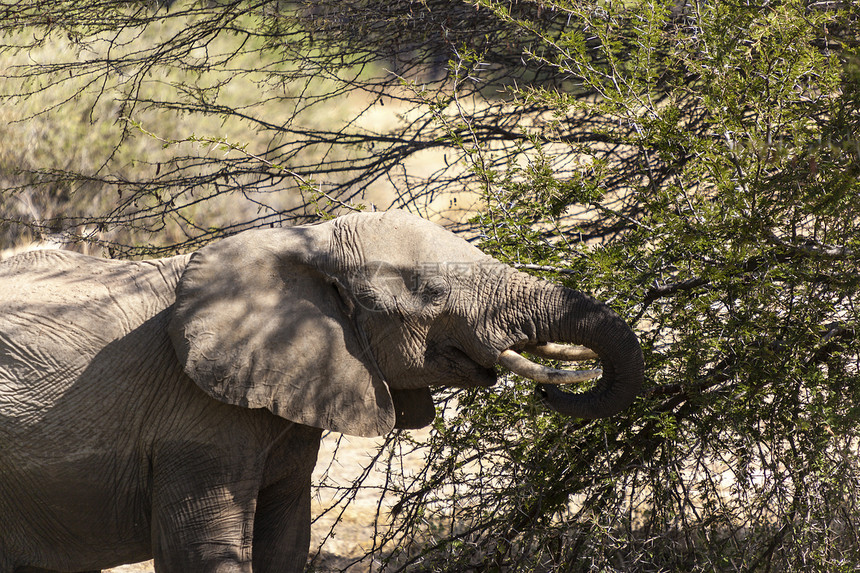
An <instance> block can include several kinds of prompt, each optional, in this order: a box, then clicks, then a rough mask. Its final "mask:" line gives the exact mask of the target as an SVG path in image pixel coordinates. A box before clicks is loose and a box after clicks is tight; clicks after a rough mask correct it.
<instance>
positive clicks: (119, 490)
mask: <svg viewBox="0 0 860 573" xmlns="http://www.w3.org/2000/svg"><path fill="white" fill-rule="evenodd" d="M546 342H556V343H557V342H561V343H573V344H581V345H584V346H585V347H588V348H590V349H591V350H593V351H594V352H595V353H596V355H598V356H599V357H600V359H601V362H602V365H603V376H602V378H601V379H600V380H599V381H598V382H597V383H596V384H595V386H594V387H593V388H592V389H591V390H589V391H587V392H583V393H580V394H573V393H570V392H566V391H562V390H560V389H558V388H557V387H555V386H549V385H543V384H542V385H540V386H538V394H539V395H540V397H541V399H542V400H543V402H545V403H546V404H547V405H548V406H549V407H551V408H554V409H556V410H558V411H560V412H563V413H566V414H570V415H572V416H579V417H586V418H593V417H599V416H608V415H611V414H613V413H616V412H618V411H619V410H621V409H623V408H625V407H626V406H627V405H628V404H630V402H631V401H632V400H633V399H634V397H635V396H636V394H637V391H638V390H639V388H640V384H641V380H642V377H643V359H642V353H641V350H640V347H639V343H638V341H637V338H636V336H635V335H634V333H633V332H632V331H631V329H630V328H629V327H628V326H627V325H626V324H625V323H624V322H623V321H622V320H621V319H620V318H619V317H618V316H617V315H616V314H615V313H614V312H612V311H611V310H610V309H609V308H608V307H607V306H606V305H604V304H603V303H600V302H597V301H595V300H593V299H591V298H589V297H588V296H586V295H583V294H580V293H578V292H575V291H572V290H569V289H566V288H564V287H561V286H558V285H555V284H552V283H549V282H544V281H541V280H538V279H536V278H534V277H531V276H529V275H526V274H523V273H521V272H519V271H516V270H515V269H513V268H510V267H508V266H506V265H503V264H501V263H499V262H498V261H496V260H495V259H492V258H490V257H488V256H486V255H484V254H482V253H481V252H480V251H479V250H478V249H477V248H475V247H474V246H472V245H470V244H469V243H468V242H466V241H465V240H463V239H462V238H459V237H457V236H455V235H454V234H452V233H450V232H448V231H446V230H444V229H442V228H441V227H438V226H437V225H435V224H433V223H430V222H428V221H425V220H423V219H421V218H419V217H416V216H414V215H409V214H407V213H405V212H401V211H390V212H387V213H356V214H351V215H346V216H343V217H340V218H337V219H334V220H332V221H328V222H325V223H321V224H317V225H308V226H301V227H292V228H283V229H265V230H251V231H245V232H242V233H239V234H237V235H235V236H233V237H230V238H226V239H223V240H220V241H217V242H214V243H212V244H210V245H209V246H206V247H204V248H202V249H200V250H199V251H196V252H195V253H193V254H191V255H183V256H176V257H172V258H167V259H160V260H152V261H145V262H140V261H137V262H135V261H113V260H105V259H98V258H92V257H86V256H83V255H77V254H73V253H70V252H65V251H38V252H30V253H25V254H23V255H19V256H17V257H13V258H11V259H7V260H5V261H3V262H2V263H0V573H11V572H12V571H16V570H18V569H22V570H24V569H26V570H28V571H31V570H43V571H44V570H56V571H81V570H93V569H100V568H107V567H111V566H114V565H117V564H121V563H128V562H135V561H142V560H145V559H150V558H154V559H155V567H156V570H157V571H159V572H177V573H187V572H194V571H207V572H208V571H213V572H215V571H217V572H228V571H229V572H233V571H255V572H258V573H259V572H268V571H278V572H284V571H301V570H303V568H304V566H305V562H306V560H307V555H308V546H309V536H310V479H311V471H312V469H313V466H314V464H315V462H316V457H317V451H318V447H319V441H320V435H321V433H322V431H323V430H331V431H336V432H343V433H346V434H354V435H360V436H376V435H380V434H383V433H385V432H388V431H390V430H391V429H392V428H417V427H422V426H424V425H426V424H428V423H430V421H431V420H432V419H433V417H434V414H435V409H434V405H433V402H432V400H431V394H430V390H429V388H430V387H432V386H434V385H440V384H447V385H455V386H468V387H474V386H491V385H492V384H493V383H494V382H495V381H496V371H495V367H496V364H497V363H500V362H501V363H503V364H507V365H509V366H510V367H511V368H514V369H515V370H518V371H521V372H524V373H526V374H527V375H529V376H533V377H534V378H536V379H538V380H542V381H543V382H545V383H549V382H553V381H555V380H556V379H557V378H559V377H560V378H565V377H572V378H573V379H579V378H583V377H585V378H587V377H591V376H593V375H594V372H586V373H585V374H584V375H579V374H576V373H573V374H570V373H567V371H559V370H551V369H542V368H541V367H539V366H537V365H536V364H534V363H529V362H528V361H526V359H525V358H523V357H522V356H521V355H520V354H517V353H516V352H514V351H517V350H520V351H522V350H526V351H530V352H532V353H534V354H539V355H541V354H542V355H550V356H562V355H563V354H564V352H573V354H572V355H571V356H570V357H572V358H576V357H581V356H583V355H582V354H581V353H579V351H575V350H573V351H572V350H571V349H572V348H575V347H572V346H567V345H557V344H556V345H545V344H543V343H546ZM559 353H561V354H559ZM521 363H522V364H521ZM523 364H524V365H523Z"/></svg>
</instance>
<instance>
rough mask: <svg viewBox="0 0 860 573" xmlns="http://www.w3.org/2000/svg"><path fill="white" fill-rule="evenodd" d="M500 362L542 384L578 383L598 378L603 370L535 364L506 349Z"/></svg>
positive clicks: (514, 371) (524, 376)
mask: <svg viewBox="0 0 860 573" xmlns="http://www.w3.org/2000/svg"><path fill="white" fill-rule="evenodd" d="M498 363H499V364H501V365H502V366H504V367H505V368H507V369H508V370H510V371H511V372H513V373H515V374H519V375H520V376H522V377H523V378H528V379H529V380H534V381H535V382H538V383H540V384H576V383H578V382H585V381H586V380H591V379H593V378H597V377H598V376H600V375H601V374H603V370H599V369H597V370H559V369H557V368H548V367H546V366H541V365H540V364H535V363H534V362H532V361H531V360H529V359H528V358H524V357H523V356H521V355H519V354H517V353H516V352H514V351H513V350H505V351H504V352H502V353H501V354H500V355H499V359H498Z"/></svg>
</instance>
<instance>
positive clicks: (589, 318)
mask: <svg viewBox="0 0 860 573" xmlns="http://www.w3.org/2000/svg"><path fill="white" fill-rule="evenodd" d="M527 282H529V283H531V284H530V287H529V288H526V289H522V288H521V287H520V288H519V289H518V290H519V292H520V293H521V296H526V297H535V300H537V301H538V306H539V310H538V311H537V315H536V316H522V317H521V318H520V320H521V321H522V322H521V323H520V324H521V326H520V329H521V330H522V332H523V333H524V334H526V336H527V338H528V339H529V344H526V345H522V344H519V345H517V348H518V349H522V350H525V351H526V352H529V353H532V354H535V355H538V356H544V357H549V358H559V359H567V360H583V359H589V358H593V357H594V356H595V355H596V356H597V357H599V358H600V360H601V362H602V366H603V372H602V377H601V378H600V379H599V380H598V381H597V382H596V383H595V385H594V387H593V388H591V389H590V390H588V391H586V392H582V393H570V392H565V391H562V390H560V389H559V388H558V387H556V386H555V384H558V383H568V382H572V381H580V380H582V379H590V378H594V377H596V376H597V375H600V371H599V370H598V371H594V370H590V371H589V370H587V371H579V372H570V371H566V370H562V371H559V370H553V372H555V373H556V374H552V373H545V377H544V378H541V377H539V376H530V375H529V374H528V373H526V372H524V371H521V370H518V369H517V368H511V367H510V364H512V363H514V362H516V359H513V360H511V357H510V356H507V357H506V356H505V354H506V353H502V356H501V357H500V360H499V362H500V364H502V365H503V366H506V367H508V368H509V369H511V370H513V371H515V372H519V373H522V374H523V375H524V376H525V377H527V378H530V379H533V380H536V381H538V382H540V384H539V385H538V387H537V389H536V391H535V392H536V394H537V395H538V397H539V398H540V399H541V401H542V402H543V403H544V404H546V405H547V406H549V407H550V408H552V409H553V410H555V411H557V412H560V413H562V414H566V415H569V416H574V417H577V418H589V419H593V418H602V417H606V416H611V415H613V414H615V413H617V412H620V411H621V410H623V409H624V408H626V407H627V406H629V405H630V404H631V403H632V402H633V400H634V399H635V398H636V396H637V394H638V393H639V390H640V388H641V385H642V379H643V373H644V361H643V358H642V350H641V348H640V346H639V341H638V339H637V338H636V335H635V334H634V333H633V331H632V330H631V329H630V327H629V326H628V325H627V323H625V322H624V321H623V320H622V319H621V317H620V316H618V315H617V314H616V313H615V312H613V311H612V310H611V309H610V308H609V307H608V306H607V305H605V304H603V303H601V302H599V301H596V300H594V299H593V298H591V297H588V296H586V295H584V294H582V293H579V292H577V291H574V290H571V289H568V288H564V287H561V286H558V285H555V284H552V283H548V282H544V281H539V280H537V279H534V278H533V277H528V279H527ZM532 305H533V303H532ZM520 308H534V306H530V305H529V304H524V305H522V307H520ZM532 341H534V342H532ZM554 342H561V343H569V344H576V345H582V346H584V347H586V348H576V347H570V346H560V345H557V344H544V343H554ZM588 349H590V350H591V351H593V353H592V352H589V351H588ZM508 352H510V351H508ZM511 354H513V353H512V352H511ZM520 358H521V357H520ZM534 366H537V365H534ZM566 376H567V377H568V378H569V379H566ZM560 380H561V382H559V381H560Z"/></svg>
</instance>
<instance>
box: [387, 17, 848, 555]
mask: <svg viewBox="0 0 860 573" xmlns="http://www.w3.org/2000/svg"><path fill="white" fill-rule="evenodd" d="M481 5H482V6H483V7H484V9H486V10H488V11H490V12H491V13H492V14H493V15H494V16H496V17H498V18H499V19H501V20H503V21H504V22H505V23H507V24H509V25H511V26H513V27H517V28H519V29H520V30H521V35H522V37H528V38H530V41H529V43H528V44H527V49H526V57H529V58H531V59H532V61H533V62H536V64H537V65H540V66H546V67H550V68H553V69H554V70H556V72H557V76H558V77H564V78H565V82H566V83H565V84H564V85H563V86H561V87H558V86H556V87H547V86H544V85H527V86H518V87H517V88H515V89H513V90H512V92H511V93H512V94H514V98H515V101H523V102H528V103H529V104H530V105H537V106H541V107H543V108H544V109H546V110H552V111H553V113H552V114H544V115H539V116H531V121H530V123H528V124H526V125H522V126H521V133H522V135H523V137H524V138H525V139H526V140H527V141H528V142H529V143H530V144H531V148H530V150H528V151H527V152H523V153H522V154H520V155H518V156H517V157H516V158H512V157H511V155H509V154H508V155H504V154H502V155H501V157H503V158H504V160H505V162H506V163H505V164H504V167H502V168H499V167H498V158H499V157H500V155H499V154H498V152H496V151H495V149H494V147H493V145H491V144H487V143H484V142H483V141H482V139H481V138H480V136H478V134H477V133H475V134H474V137H472V138H469V139H466V140H460V141H461V144H462V145H463V148H464V151H465V152H466V155H467V159H468V161H470V164H471V167H472V171H473V173H474V174H475V175H476V181H477V183H478V184H480V185H481V186H482V189H483V190H484V194H485V196H486V197H487V204H486V208H485V210H484V211H483V212H482V213H481V214H480V215H479V216H477V217H476V219H475V223H476V224H477V225H478V226H479V228H480V229H481V230H482V232H483V241H482V243H481V244H482V247H483V248H484V249H486V250H488V251H489V252H492V253H493V254H494V255H496V256H497V257H499V258H501V259H503V260H507V261H509V262H512V263H514V264H519V265H521V266H523V267H525V268H529V269H535V270H536V271H540V272H545V273H547V274H549V275H550V276H553V277H554V278H555V279H556V280H562V281H565V282H567V283H568V284H569V285H571V286H573V287H575V288H580V289H582V290H586V291H589V292H595V293H598V294H599V295H600V296H601V298H603V299H607V300H610V301H612V304H613V305H614V306H616V307H617V308H619V309H620V310H621V311H622V313H623V314H624V315H625V316H626V317H627V318H628V319H629V320H630V321H631V322H632V323H633V324H634V325H635V328H636V329H637V331H638V332H639V333H640V337H641V340H642V342H643V345H644V348H645V358H646V364H647V366H648V380H649V382H650V385H649V387H648V388H647V389H646V392H645V395H644V396H643V398H642V399H641V400H640V401H639V402H638V403H637V405H636V406H635V407H634V408H633V409H631V411H629V412H627V413H626V414H624V415H620V416H616V417H615V418H613V419H610V420H604V421H601V422H588V423H584V422H581V421H570V420H564V419H560V418H559V417H556V416H554V415H549V414H546V413H544V412H542V411H540V410H522V409H521V408H519V407H518V406H517V404H521V403H522V399H523V395H524V394H525V395H527V394H528V392H530V388H528V387H524V386H523V385H521V384H520V383H519V382H518V381H509V383H508V384H507V385H506V386H505V389H504V391H503V392H501V393H499V394H498V395H495V396H493V397H490V398H489V399H488V398H487V396H486V395H485V394H482V395H480V396H478V395H473V394H471V393H461V394H458V395H457V398H458V401H459V405H460V409H459V413H458V415H457V416H455V417H454V418H453V419H451V420H449V421H446V422H445V423H444V424H443V423H440V424H439V425H438V427H437V434H436V436H435V439H434V441H433V444H432V447H431V448H432V449H431V452H432V453H431V454H430V455H429V459H430V463H429V464H428V466H427V469H426V472H425V474H423V475H422V476H421V479H420V480H417V481H416V482H412V483H408V484H407V485H406V486H405V487H404V491H403V492H402V501H401V504H400V505H399V506H398V507H397V509H398V510H399V511H400V513H399V514H398V516H399V518H398V519H396V520H395V525H394V526H393V528H392V530H391V531H392V534H397V535H406V536H407V537H411V538H414V539H421V540H423V541H424V543H423V544H422V545H420V547H422V549H420V550H416V551H413V552H412V553H409V555H402V554H401V555H400V558H401V559H405V563H406V566H405V567H401V569H402V570H415V569H416V568H418V569H422V570H446V571H455V570H456V571H471V570H511V571H592V570H601V571H615V570H617V571H631V570H633V571H665V570H673V571H713V570H730V571H736V570H744V571H747V570H765V571H770V570H786V571H787V570H797V571H800V570H802V571H839V570H849V569H853V568H854V567H855V566H856V563H858V562H860V542H859V541H860V540H858V537H857V533H856V532H857V529H858V520H860V513H858V506H857V502H856V500H857V499H858V493H860V490H858V488H860V467H858V464H857V460H856V448H857V446H858V437H859V436H858V428H857V424H858V414H860V409H858V404H860V402H858V399H860V350H858V349H860V344H858V318H860V307H858V303H860V300H858V284H860V274H858V268H860V265H858V262H860V249H858V247H860V203H858V201H857V198H858V196H860V193H858V191H860V189H858V178H857V176H858V168H860V144H858V140H857V139H856V135H855V134H857V133H858V127H860V126H858V121H860V108H858V103H860V100H858V93H860V75H858V70H860V68H858V59H857V56H858V54H857V48H858V42H857V37H856V35H855V34H856V32H854V31H853V30H855V29H856V28H854V26H855V25H856V18H857V16H858V15H860V13H858V12H857V9H856V6H853V5H848V4H840V3H828V4H826V5H825V4H820V3H819V4H810V3H808V2H779V3H768V4H767V5H761V6H755V5H751V4H740V3H733V2H725V3H723V2H720V3H706V2H702V3H689V4H685V5H678V4H677V3H662V4H661V3H659V2H642V3H639V2H630V3H622V4H614V5H613V4H609V3H595V2H569V3H563V4H552V5H546V9H547V10H553V11H555V12H557V13H559V14H560V16H561V18H558V17H557V18H555V19H553V20H552V21H551V22H549V23H547V22H546V21H544V20H540V19H536V18H523V17H522V16H520V15H516V14H513V13H511V11H510V9H509V6H508V4H507V3H496V2H493V1H491V0H487V1H485V2H481ZM559 19H561V20H564V21H565V22H567V24H566V25H565V26H557V25H554V24H557V23H558V21H559ZM564 87H569V89H563V88H564ZM582 94H587V95H586V96H585V97H583V95H582ZM443 123H444V122H443ZM570 125H576V129H575V130H573V131H571V132H569V131H567V128H568V126H570ZM467 127H468V122H467ZM583 129H584V130H585V131H584V132H583V131H582V130H583ZM470 135H471V134H470ZM579 135H581V136H579ZM449 136H450V137H451V138H452V139H457V137H458V134H457V133H456V132H455V131H454V130H452V132H451V133H450V134H449ZM518 151H519V150H518ZM427 522H431V523H435V524H437V528H436V529H435V530H433V531H434V534H433V535H432V536H430V538H429V540H428V537H427V533H426V532H427V529H426V523H427ZM416 523H422V524H423V527H422V528H421V529H418V528H416V525H415V524H416ZM407 546H408V545H407ZM414 546H419V545H413V547H414ZM400 547H403V545H401V546H400Z"/></svg>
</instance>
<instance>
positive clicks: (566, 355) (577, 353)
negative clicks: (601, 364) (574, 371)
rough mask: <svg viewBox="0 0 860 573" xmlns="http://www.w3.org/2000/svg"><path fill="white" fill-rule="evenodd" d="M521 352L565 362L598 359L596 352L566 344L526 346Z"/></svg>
mask: <svg viewBox="0 0 860 573" xmlns="http://www.w3.org/2000/svg"><path fill="white" fill-rule="evenodd" d="M523 351H524V352H528V353H529V354H534V355H535V356H540V357H541V358H549V359H551V360H565V361H567V362H578V361H580V360H594V359H596V358H597V357H598V356H597V353H596V352H594V351H593V350H591V349H590V348H586V347H585V346H571V345H568V344H555V343H553V342H539V343H536V344H528V345H526V346H525V347H523Z"/></svg>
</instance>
